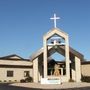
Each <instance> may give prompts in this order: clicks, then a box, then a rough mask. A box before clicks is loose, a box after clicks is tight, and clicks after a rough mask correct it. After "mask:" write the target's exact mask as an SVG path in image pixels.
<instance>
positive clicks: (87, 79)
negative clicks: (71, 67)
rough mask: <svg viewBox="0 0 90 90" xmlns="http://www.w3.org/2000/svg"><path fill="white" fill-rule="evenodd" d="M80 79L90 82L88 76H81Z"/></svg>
mask: <svg viewBox="0 0 90 90" xmlns="http://www.w3.org/2000/svg"><path fill="white" fill-rule="evenodd" d="M81 81H82V82H90V76H82V78H81Z"/></svg>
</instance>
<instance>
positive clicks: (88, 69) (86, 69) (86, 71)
mask: <svg viewBox="0 0 90 90" xmlns="http://www.w3.org/2000/svg"><path fill="white" fill-rule="evenodd" d="M81 73H82V75H83V76H90V64H83V65H81Z"/></svg>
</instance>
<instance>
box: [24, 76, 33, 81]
mask: <svg viewBox="0 0 90 90" xmlns="http://www.w3.org/2000/svg"><path fill="white" fill-rule="evenodd" d="M25 82H33V78H32V77H27V78H25Z"/></svg>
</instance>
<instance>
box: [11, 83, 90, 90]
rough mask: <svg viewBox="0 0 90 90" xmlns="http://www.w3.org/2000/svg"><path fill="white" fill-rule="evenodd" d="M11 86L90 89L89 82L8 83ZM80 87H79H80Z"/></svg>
mask: <svg viewBox="0 0 90 90" xmlns="http://www.w3.org/2000/svg"><path fill="white" fill-rule="evenodd" d="M10 85H11V86H17V87H24V88H32V89H39V90H42V89H44V90H45V89H46V90H48V89H52V90H55V89H57V90H59V89H60V90H61V89H63V90H65V89H68V90H70V89H71V88H72V89H71V90H74V89H75V90H76V89H78V90H90V83H63V84H61V85H59V84H57V85H51V84H49V85H44V84H43V85H41V84H37V83H14V84H10ZM80 88H81V89H80ZM84 88H85V89H84ZM86 88H88V89H86Z"/></svg>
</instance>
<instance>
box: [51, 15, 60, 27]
mask: <svg viewBox="0 0 90 90" xmlns="http://www.w3.org/2000/svg"><path fill="white" fill-rule="evenodd" d="M50 19H51V20H54V28H56V20H57V19H60V17H56V14H55V13H54V17H53V18H50Z"/></svg>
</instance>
